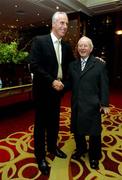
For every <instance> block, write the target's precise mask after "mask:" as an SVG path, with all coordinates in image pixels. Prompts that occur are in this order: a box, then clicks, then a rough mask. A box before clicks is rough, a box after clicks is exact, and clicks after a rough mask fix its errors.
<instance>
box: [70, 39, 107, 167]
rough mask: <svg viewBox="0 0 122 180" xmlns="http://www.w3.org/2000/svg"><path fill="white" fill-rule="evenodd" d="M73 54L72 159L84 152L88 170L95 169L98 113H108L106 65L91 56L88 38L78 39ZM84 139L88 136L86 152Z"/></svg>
mask: <svg viewBox="0 0 122 180" xmlns="http://www.w3.org/2000/svg"><path fill="white" fill-rule="evenodd" d="M77 50H78V54H79V58H78V60H76V61H74V62H72V63H71V64H70V67H69V76H70V83H71V87H72V102H71V107H72V115H71V130H72V132H73V133H74V137H75V142H76V151H75V152H74V153H73V155H72V158H73V159H79V158H80V157H81V156H82V155H83V154H84V153H86V152H87V151H88V154H89V160H90V166H91V168H94V169H97V168H98V164H99V159H100V158H101V130H102V128H101V111H103V112H104V113H105V114H107V113H109V107H108V106H109V88H108V76H107V72H106V63H105V62H103V61H100V59H98V58H95V57H94V56H93V55H92V54H91V53H92V50H93V43H92V41H91V39H89V38H88V37H85V36H83V37H81V38H80V40H79V41H78V46H77ZM85 136H89V148H88V146H87V145H88V144H87V139H86V137H85Z"/></svg>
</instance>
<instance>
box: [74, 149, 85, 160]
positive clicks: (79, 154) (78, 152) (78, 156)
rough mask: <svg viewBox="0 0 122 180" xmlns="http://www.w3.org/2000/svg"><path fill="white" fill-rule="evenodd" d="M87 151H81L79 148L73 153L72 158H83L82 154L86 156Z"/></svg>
mask: <svg viewBox="0 0 122 180" xmlns="http://www.w3.org/2000/svg"><path fill="white" fill-rule="evenodd" d="M85 153H87V150H85V151H83V152H81V151H79V150H76V151H75V152H74V153H73V154H72V156H71V158H72V159H74V160H79V159H80V158H81V156H83V157H85Z"/></svg>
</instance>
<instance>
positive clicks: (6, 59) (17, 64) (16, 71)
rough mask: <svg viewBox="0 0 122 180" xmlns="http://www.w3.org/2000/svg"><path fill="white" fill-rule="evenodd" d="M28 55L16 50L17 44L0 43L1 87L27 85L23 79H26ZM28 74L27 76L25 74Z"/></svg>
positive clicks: (15, 42)
mask: <svg viewBox="0 0 122 180" xmlns="http://www.w3.org/2000/svg"><path fill="white" fill-rule="evenodd" d="M28 55H29V53H28V52H27V51H24V48H23V49H20V50H19V49H18V42H17V41H12V42H10V43H3V42H0V72H1V74H0V77H1V78H2V80H3V83H4V85H3V86H5V87H6V86H13V85H18V84H20V83H21V84H23V83H24V84H25V83H27V82H26V81H25V80H24V79H26V77H28V75H29V71H28V63H27V61H26V60H27V57H28ZM27 73H28V74H27Z"/></svg>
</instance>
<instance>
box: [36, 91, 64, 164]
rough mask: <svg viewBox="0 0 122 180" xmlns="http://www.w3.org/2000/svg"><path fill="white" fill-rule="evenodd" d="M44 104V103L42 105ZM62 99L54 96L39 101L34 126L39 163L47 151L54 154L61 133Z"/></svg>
mask: <svg viewBox="0 0 122 180" xmlns="http://www.w3.org/2000/svg"><path fill="white" fill-rule="evenodd" d="M42 102H43V103H42ZM60 102H61V97H60V96H55V93H54V94H53V95H50V96H48V98H47V99H44V100H43V99H42V98H41V100H39V99H38V100H37V102H36V111H35V124H34V152H35V156H36V159H37V162H38V161H40V160H41V159H44V158H45V156H46V151H47V150H48V151H49V152H54V151H55V149H56V146H57V138H58V131H59V118H60Z"/></svg>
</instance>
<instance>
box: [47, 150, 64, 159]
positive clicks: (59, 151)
mask: <svg viewBox="0 0 122 180" xmlns="http://www.w3.org/2000/svg"><path fill="white" fill-rule="evenodd" d="M50 153H51V154H54V155H55V156H57V157H59V158H62V159H65V158H66V157H67V155H66V154H65V153H64V152H63V151H61V150H60V149H58V148H56V150H55V151H50Z"/></svg>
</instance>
